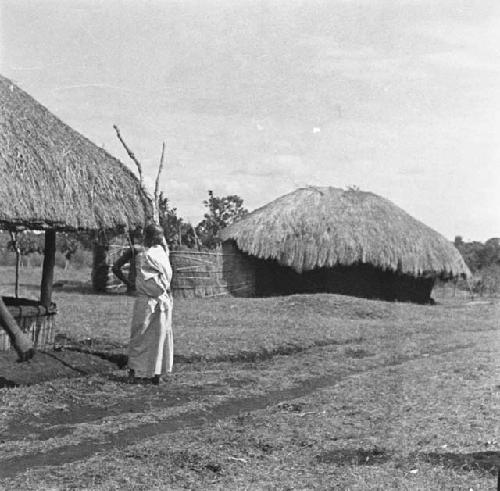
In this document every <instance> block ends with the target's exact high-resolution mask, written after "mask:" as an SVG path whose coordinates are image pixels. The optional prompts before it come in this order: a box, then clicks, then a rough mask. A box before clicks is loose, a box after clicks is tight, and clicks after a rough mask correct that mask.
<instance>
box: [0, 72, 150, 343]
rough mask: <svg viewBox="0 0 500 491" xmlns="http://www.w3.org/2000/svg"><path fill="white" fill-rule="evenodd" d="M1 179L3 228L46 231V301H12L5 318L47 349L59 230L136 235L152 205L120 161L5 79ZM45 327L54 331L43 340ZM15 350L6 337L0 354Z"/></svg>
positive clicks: (0, 104)
mask: <svg viewBox="0 0 500 491" xmlns="http://www.w3.org/2000/svg"><path fill="white" fill-rule="evenodd" d="M0 175H1V176H2V179H1V182H0V229H4V230H10V231H18V230H22V229H31V230H43V231H45V256H44V263H43V277H42V281H41V295H40V298H39V299H36V300H33V299H31V300H29V299H15V298H5V299H4V301H3V302H0V303H1V304H2V305H0V307H2V308H1V309H0V310H1V312H0V313H2V312H3V313H5V308H4V307H5V306H7V309H8V311H10V313H11V314H12V316H13V317H14V318H15V319H16V320H17V323H18V324H19V325H21V327H23V328H24V329H25V330H26V331H29V332H30V335H31V336H32V339H33V341H35V342H36V341H37V340H38V345H39V346H40V345H42V346H43V345H44V344H47V343H48V344H50V343H51V342H52V340H53V334H51V332H53V329H52V324H53V317H54V314H55V311H56V310H55V305H54V304H53V303H52V280H53V269H54V261H55V237H56V232H58V231H75V230H114V231H117V230H134V229H137V228H139V227H142V226H143V224H144V222H145V220H146V218H147V217H148V216H151V212H152V209H151V203H150V201H148V199H147V197H146V196H145V195H144V193H143V192H142V189H141V186H140V183H139V180H138V179H137V178H136V177H135V175H134V174H133V173H132V172H131V171H130V170H129V169H128V168H127V167H125V166H124V165H123V164H122V163H121V162H120V161H118V160H117V159H115V158H114V157H112V156H111V155H109V154H108V153H107V152H106V151H104V150H103V149H102V148H99V147H98V146H96V145H94V144H93V143H92V142H90V141H89V140H88V139H87V138H85V137H84V136H82V135H81V134H79V133H78V132H77V131H75V130H73V129H72V128H70V127H69V126H67V125H66V124H65V123H63V122H62V121H61V120H60V119H59V118H57V117H56V116H55V115H53V114H52V113H51V112H50V111H48V110H47V109H46V108H45V107H44V106H42V105H41V104H40V103H38V102H37V101H36V100H35V99H33V98H32V97H31V96H29V95H28V94H27V93H26V92H24V91H23V90H21V89H20V88H19V87H17V86H16V85H15V84H14V83H12V82H11V81H10V80H8V79H7V78H4V77H2V76H0ZM0 300H1V299H0ZM6 315H7V314H6ZM4 320H5V319H4ZM4 324H5V322H4ZM4 327H5V325H4ZM44 328H46V329H47V332H48V333H47V334H46V335H44V336H43V339H40V337H39V333H40V330H42V329H44ZM1 335H5V333H4V332H3V330H2V329H0V336H1ZM8 345H9V343H8V342H5V341H4V342H1V340H0V350H1V349H2V348H3V349H5V348H6V347H8Z"/></svg>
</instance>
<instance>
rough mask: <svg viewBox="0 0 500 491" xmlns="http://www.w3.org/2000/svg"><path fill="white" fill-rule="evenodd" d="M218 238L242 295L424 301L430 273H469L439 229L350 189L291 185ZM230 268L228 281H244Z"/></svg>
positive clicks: (427, 297) (430, 286) (431, 280)
mask: <svg viewBox="0 0 500 491" xmlns="http://www.w3.org/2000/svg"><path fill="white" fill-rule="evenodd" d="M220 237H221V239H222V240H223V248H224V253H225V254H230V253H232V254H234V255H235V256H237V260H236V259H233V263H236V262H237V263H238V268H236V270H237V271H238V274H239V275H241V274H243V276H244V280H245V281H244V282H243V283H244V284H245V288H244V289H243V290H240V292H241V291H242V292H243V294H245V295H256V296H267V295H276V294H278V295H279V294H292V293H313V292H330V293H340V294H346V295H354V296H361V297H368V298H380V299H385V300H398V301H412V302H418V303H427V302H430V301H431V297H430V296H431V291H432V289H433V286H434V282H435V280H436V278H441V279H449V278H453V277H457V276H469V275H470V272H469V269H468V268H467V265H466V264H465V262H464V260H463V258H462V256H461V255H460V253H459V252H458V250H457V249H455V247H454V246H453V245H452V244H451V243H450V242H449V241H448V240H446V239H445V238H444V237H443V236H442V235H440V234H439V233H437V232H436V231H434V230H432V229H431V228H429V227H427V226H426V225H424V224H423V223H421V222H419V221H418V220H416V219H415V218H413V217H411V216H410V215H408V213H406V212H404V211H403V210H402V209H401V208H399V207H397V206H396V205H394V204H393V203H391V202H390V201H388V200H387V199H384V198H382V197H380V196H377V195H376V194H373V193H369V192H364V191H359V190H355V189H349V190H346V191H345V190H342V189H337V188H333V187H306V188H301V189H297V190H296V191H294V192H292V193H290V194H287V195H285V196H282V197H280V198H278V199H276V200H274V201H272V202H271V203H269V204H267V205H265V206H263V207H262V208H259V209H258V210H255V211H254V212H252V213H250V214H249V215H247V216H246V217H244V218H243V219H241V220H240V221H238V222H236V223H234V224H232V225H230V226H229V227H227V228H225V229H224V230H222V231H221V232H220ZM229 270H231V271H232V270H234V267H232V268H229ZM229 270H228V276H227V278H226V279H227V283H228V285H233V284H242V281H240V279H239V278H235V277H231V275H232V273H231V272H229ZM230 291H231V288H230Z"/></svg>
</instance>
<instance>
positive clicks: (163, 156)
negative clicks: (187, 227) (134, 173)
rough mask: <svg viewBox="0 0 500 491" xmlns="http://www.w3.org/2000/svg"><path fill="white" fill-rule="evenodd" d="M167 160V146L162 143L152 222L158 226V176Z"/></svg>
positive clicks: (158, 176) (158, 177)
mask: <svg viewBox="0 0 500 491" xmlns="http://www.w3.org/2000/svg"><path fill="white" fill-rule="evenodd" d="M166 160H167V144H166V143H165V142H163V146H162V149H161V158H160V165H159V166H158V174H157V175H156V181H155V208H154V220H155V223H157V224H158V225H159V224H160V175H161V172H162V170H163V167H164V166H165V161H166Z"/></svg>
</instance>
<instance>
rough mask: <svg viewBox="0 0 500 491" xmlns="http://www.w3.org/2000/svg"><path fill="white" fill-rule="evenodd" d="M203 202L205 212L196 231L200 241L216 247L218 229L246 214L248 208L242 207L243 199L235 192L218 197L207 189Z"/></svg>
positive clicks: (205, 244) (209, 246)
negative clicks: (206, 196)
mask: <svg viewBox="0 0 500 491" xmlns="http://www.w3.org/2000/svg"><path fill="white" fill-rule="evenodd" d="M203 204H204V206H205V208H207V212H206V213H205V215H204V218H203V220H202V221H201V222H200V223H199V224H198V225H197V226H196V233H197V234H198V237H199V238H200V240H201V243H202V244H203V245H204V246H205V247H208V248H210V249H212V248H214V247H216V245H217V244H218V242H219V241H218V239H217V233H218V232H219V230H222V229H223V228H225V227H227V226H228V225H231V223H234V222H236V221H238V220H239V219H241V218H243V217H244V216H245V215H247V214H248V210H247V209H246V208H244V207H243V199H242V198H240V197H239V196H238V195H236V194H231V195H229V196H223V197H219V196H214V193H213V191H208V200H206V201H203Z"/></svg>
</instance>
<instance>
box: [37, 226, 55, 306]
mask: <svg viewBox="0 0 500 491" xmlns="http://www.w3.org/2000/svg"><path fill="white" fill-rule="evenodd" d="M55 263H56V231H55V230H52V229H51V230H46V231H45V253H44V257H43V270H42V284H41V287H40V303H41V304H42V305H43V306H44V307H50V304H51V303H52V284H53V282H54V266H55Z"/></svg>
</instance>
